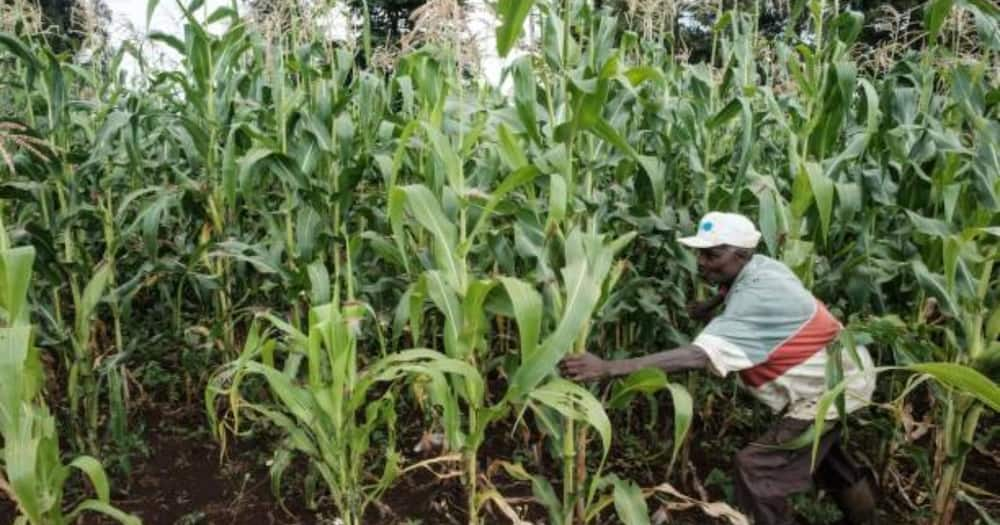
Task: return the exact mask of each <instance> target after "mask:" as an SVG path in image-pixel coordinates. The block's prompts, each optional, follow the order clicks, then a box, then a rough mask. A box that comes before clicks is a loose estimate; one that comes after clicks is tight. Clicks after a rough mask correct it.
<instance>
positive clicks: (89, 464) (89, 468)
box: [69, 456, 111, 503]
mask: <svg viewBox="0 0 1000 525" xmlns="http://www.w3.org/2000/svg"><path fill="white" fill-rule="evenodd" d="M69 466H70V467H73V468H75V469H78V470H80V471H81V472H83V473H84V474H86V475H87V477H88V478H89V479H90V484H91V485H93V487H94V492H96V493H97V499H99V500H101V501H102V502H104V503H108V502H109V501H111V489H110V488H109V487H108V475H107V474H106V473H105V472H104V467H103V466H101V462H100V461H97V460H96V459H94V458H92V457H90V456H79V457H77V458H76V459H74V460H73V461H72V462H70V464H69Z"/></svg>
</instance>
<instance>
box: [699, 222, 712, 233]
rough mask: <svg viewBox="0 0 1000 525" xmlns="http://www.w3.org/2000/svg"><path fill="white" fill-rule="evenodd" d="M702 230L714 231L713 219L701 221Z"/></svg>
mask: <svg viewBox="0 0 1000 525" xmlns="http://www.w3.org/2000/svg"><path fill="white" fill-rule="evenodd" d="M701 229H702V231H706V232H707V231H712V221H705V222H703V223H701Z"/></svg>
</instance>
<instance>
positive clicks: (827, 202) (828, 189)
mask: <svg viewBox="0 0 1000 525" xmlns="http://www.w3.org/2000/svg"><path fill="white" fill-rule="evenodd" d="M805 169H806V173H807V174H808V176H809V186H810V189H811V190H812V194H813V198H814V199H815V200H816V209H817V210H818V211H819V221H820V225H821V226H822V231H823V240H824V242H825V241H826V239H827V238H828V237H829V234H830V217H831V216H832V215H833V196H834V184H833V181H832V180H830V179H829V177H827V176H826V175H824V174H823V170H822V169H821V168H820V166H819V164H816V163H814V162H807V163H806V165H805Z"/></svg>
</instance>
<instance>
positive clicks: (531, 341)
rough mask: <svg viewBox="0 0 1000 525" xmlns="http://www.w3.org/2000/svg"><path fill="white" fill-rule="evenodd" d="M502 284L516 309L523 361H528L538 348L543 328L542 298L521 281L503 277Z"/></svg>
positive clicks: (515, 315)
mask: <svg viewBox="0 0 1000 525" xmlns="http://www.w3.org/2000/svg"><path fill="white" fill-rule="evenodd" d="M500 282H501V283H503V286H504V289H505V290H506V291H507V296H508V297H510V302H511V305H512V306H513V307H514V317H515V319H516V320H517V329H518V334H519V335H520V342H521V356H522V357H521V359H522V360H525V359H528V358H530V357H531V356H532V355H534V353H535V349H536V348H537V347H538V335H539V333H540V332H541V327H542V296H541V294H539V293H538V292H537V291H535V289H534V288H533V287H532V286H531V285H529V284H528V283H526V282H524V281H522V280H520V279H514V278H512V277H501V278H500Z"/></svg>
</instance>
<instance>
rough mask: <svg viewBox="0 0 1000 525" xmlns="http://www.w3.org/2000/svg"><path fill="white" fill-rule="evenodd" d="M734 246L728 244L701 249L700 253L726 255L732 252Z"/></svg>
mask: <svg viewBox="0 0 1000 525" xmlns="http://www.w3.org/2000/svg"><path fill="white" fill-rule="evenodd" d="M732 248H733V247H732V246H729V245H728V244H720V245H719V246H710V247H708V248H699V249H698V252H700V253H704V254H705V255H722V254H724V253H727V252H730V251H732Z"/></svg>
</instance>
